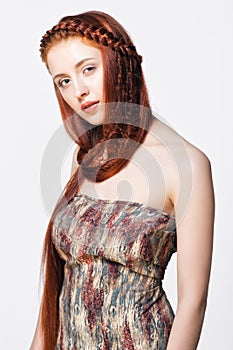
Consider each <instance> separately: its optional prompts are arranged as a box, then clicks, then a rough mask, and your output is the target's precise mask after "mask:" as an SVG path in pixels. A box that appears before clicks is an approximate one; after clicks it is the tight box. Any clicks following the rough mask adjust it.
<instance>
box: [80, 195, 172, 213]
mask: <svg viewBox="0 0 233 350" xmlns="http://www.w3.org/2000/svg"><path fill="white" fill-rule="evenodd" d="M75 197H84V198H86V199H89V200H91V201H95V202H97V203H98V202H104V203H106V204H114V203H125V204H133V205H138V206H141V208H145V209H149V210H154V211H155V212H157V213H160V214H161V215H165V216H169V217H170V218H171V219H174V220H175V216H174V215H171V214H169V213H167V212H166V211H164V210H162V209H158V208H154V207H152V206H150V205H145V204H144V203H140V202H136V201H128V200H124V199H103V198H96V197H92V196H90V195H89V194H86V193H80V192H79V193H77V194H76V195H75V196H74V198H75Z"/></svg>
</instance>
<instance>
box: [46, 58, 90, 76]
mask: <svg viewBox="0 0 233 350" xmlns="http://www.w3.org/2000/svg"><path fill="white" fill-rule="evenodd" d="M93 59H94V57H87V58H83V59H82V60H81V61H79V62H78V63H76V65H75V68H76V69H77V68H79V67H80V66H81V65H82V64H83V63H85V62H86V61H89V60H93ZM63 75H65V73H58V74H56V75H54V77H53V81H55V79H56V78H59V77H62V76H63Z"/></svg>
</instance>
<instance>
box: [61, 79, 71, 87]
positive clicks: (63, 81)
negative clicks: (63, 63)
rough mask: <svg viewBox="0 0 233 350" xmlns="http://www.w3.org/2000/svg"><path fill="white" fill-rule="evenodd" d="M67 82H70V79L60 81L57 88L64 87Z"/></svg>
mask: <svg viewBox="0 0 233 350" xmlns="http://www.w3.org/2000/svg"><path fill="white" fill-rule="evenodd" d="M69 82H70V79H68V78H64V79H61V80H59V82H58V86H59V87H65V86H66V85H67V84H69Z"/></svg>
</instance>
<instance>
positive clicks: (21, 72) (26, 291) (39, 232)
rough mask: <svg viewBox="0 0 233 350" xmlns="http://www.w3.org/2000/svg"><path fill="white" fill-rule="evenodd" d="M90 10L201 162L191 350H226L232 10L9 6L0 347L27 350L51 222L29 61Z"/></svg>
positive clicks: (42, 134)
mask: <svg viewBox="0 0 233 350" xmlns="http://www.w3.org/2000/svg"><path fill="white" fill-rule="evenodd" d="M91 9H92V10H102V11H105V12H107V13H109V14H111V15H112V16H113V17H115V18H116V19H117V20H118V21H119V22H120V23H122V24H123V26H124V27H125V28H126V29H127V30H128V32H129V34H130V35H131V37H132V39H133V41H134V43H135V45H136V47H137V49H138V52H139V53H140V54H142V55H143V69H144V72H145V77H146V82H147V85H148V89H149V93H150V98H151V102H152V107H153V110H154V111H156V112H158V113H159V114H160V115H161V116H162V117H163V118H165V119H166V120H167V121H168V123H169V124H170V125H172V126H173V127H174V128H175V129H176V130H177V132H178V133H180V134H181V135H182V136H183V137H184V138H186V139H187V140H188V141H190V142H191V143H193V144H194V145H195V146H197V147H198V148H200V149H201V150H202V151H203V152H204V153H205V154H206V155H207V156H208V157H209V159H210V161H211V164H212V171H213V180H214V186H215V195H216V220H215V240H214V253H213V266H212V272H211V282H210V288H209V299H208V305H207V310H206V317H205V322H204V326H203V330H202V335H201V340H200V344H199V347H198V349H199V350H219V349H224V350H225V349H226V350H228V349H233V338H232V331H231V328H232V324H233V317H232V315H233V312H232V311H233V309H232V307H233V298H232V295H233V277H232V266H233V264H232V263H233V261H232V244H233V239H232V236H233V232H232V225H231V218H232V205H231V204H230V203H231V196H232V178H233V167H232V149H233V147H232V146H233V145H232V122H231V121H232V117H233V107H232V93H233V91H232V90H233V83H232V82H233V68H232V62H233V50H232V35H233V16H232V14H233V3H232V1H230V0H221V1H220V0H218V1H217V0H211V1H210V0H195V1H194V0H193V1H191V0H177V1H173V0H167V1H159V0H155V1H150V2H149V1H147V2H146V1H144V2H142V1H125V0H124V1H123V0H121V1H119V0H118V1H107V0H106V1H104V0H100V1H85V2H81V1H60V0H56V1H49V2H48V1H29V0H27V1H26V0H25V1H20V2H16V1H15V2H13V1H8V2H7V3H6V4H5V5H4V8H2V9H1V50H2V54H1V75H0V76H1V84H0V87H1V100H2V102H1V112H2V113H1V148H0V149H1V227H2V228H1V255H0V256H1V264H0V266H1V298H0V303H1V305H0V310H1V312H0V318H1V327H0V329H1V337H0V348H1V349H4V350H6V349H19V350H20V349H28V348H29V346H30V343H31V340H32V337H33V334H34V330H35V325H36V320H37V314H38V308H39V298H40V291H39V267H40V258H41V248H42V241H43V238H44V234H45V231H46V228H47V224H48V221H49V215H48V213H47V211H46V208H45V206H44V203H43V201H42V196H41V187H40V171H41V161H42V157H43V154H44V152H45V148H46V146H47V144H48V142H49V140H50V138H51V137H52V135H53V133H54V132H55V130H57V128H58V127H60V125H61V119H60V113H59V110H58V105H57V101H56V99H55V94H54V91H53V86H52V83H51V80H50V76H49V75H48V73H47V71H46V69H45V66H44V65H43V64H42V62H41V60H40V57H39V42H40V39H41V36H42V35H43V34H44V33H45V31H46V30H48V29H50V28H51V27H52V26H53V25H54V24H55V23H57V21H58V20H59V19H60V18H61V17H63V16H64V15H68V14H76V13H79V12H82V11H86V10H91ZM71 155H72V149H69V151H68V153H67V157H66V159H65V160H64V166H63V167H62V171H61V174H58V176H60V175H61V188H62V186H63V185H65V183H66V182H67V180H68V178H69V173H70V167H71V164H70V163H71ZM48 177H49V174H48ZM59 194H60V193H57V196H58V195H59ZM54 204H55V203H54ZM194 225H195V223H194ZM200 244H201V242H200ZM175 275H176V270H175V257H173V258H172V260H171V263H170V265H169V267H168V269H167V273H166V276H165V281H164V287H165V290H166V291H167V294H168V297H169V299H170V301H171V303H172V305H173V307H175V305H176V286H175V283H176V277H175Z"/></svg>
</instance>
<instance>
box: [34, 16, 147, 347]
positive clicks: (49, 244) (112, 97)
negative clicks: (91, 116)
mask: <svg viewBox="0 0 233 350" xmlns="http://www.w3.org/2000/svg"><path fill="white" fill-rule="evenodd" d="M71 37H77V39H79V40H83V41H84V42H85V43H87V44H89V45H93V46H95V47H97V48H98V49H100V50H101V54H102V61H103V71H104V82H103V86H104V91H103V95H104V102H105V111H104V113H105V118H106V119H105V120H106V122H105V123H104V124H103V125H98V126H96V127H93V125H91V124H89V123H88V122H87V121H85V120H83V119H82V118H81V117H79V115H78V114H77V113H76V112H74V110H72V109H71V107H70V106H69V105H68V104H67V103H66V102H65V101H64V99H63V97H62V96H61V94H60V91H59V89H58V88H57V86H56V84H55V83H54V88H55V93H56V96H57V99H58V103H59V106H60V111H61V116H62V119H63V122H64V125H65V128H66V130H67V132H68V133H69V135H70V136H71V137H72V139H73V140H74V141H75V142H76V143H77V144H78V145H79V146H80V148H79V152H78V155H77V162H78V164H79V166H78V167H77V169H76V171H75V172H74V174H73V175H72V176H71V178H70V180H69V181H68V183H67V184H66V186H65V189H64V191H63V193H62V194H61V196H60V198H59V200H58V202H57V204H56V206H55V209H54V211H53V213H52V215H51V219H50V221H49V224H48V228H47V231H46V236H45V240H44V248H43V254H42V264H41V272H45V275H44V290H43V295H42V304H41V318H40V324H41V332H42V338H43V344H44V345H43V346H44V347H43V350H54V349H55V347H56V341H57V335H58V327H59V323H58V320H59V318H58V301H59V294H60V291H61V287H62V283H63V278H64V275H63V270H64V260H62V259H61V257H60V256H59V254H58V252H57V250H56V248H55V246H54V244H53V241H52V233H53V230H54V228H55V227H54V226H55V224H54V219H55V217H56V214H57V213H58V211H59V210H60V209H61V208H62V207H64V206H65V205H67V203H70V202H71V201H72V199H73V198H74V196H75V194H76V193H77V192H78V191H79V188H80V185H81V184H82V182H83V180H84V179H85V178H88V179H89V180H91V181H94V182H101V181H104V180H106V179H108V178H110V177H111V176H113V175H115V174H116V173H118V172H119V171H120V170H121V169H122V168H124V167H125V166H126V165H127V164H128V162H129V160H130V157H131V156H132V154H133V153H134V152H135V150H136V149H137V148H138V146H139V145H140V144H141V143H143V141H144V139H145V137H146V135H147V130H148V129H149V127H150V125H151V122H152V114H151V110H150V105H149V99H148V93H147V89H146V85H145V81H144V77H143V72H142V68H141V62H142V57H141V56H140V55H139V54H138V53H137V50H136V48H135V46H134V45H133V43H132V41H131V39H130V37H129V35H128V34H127V32H126V31H125V29H124V28H123V27H122V26H121V25H120V24H119V23H118V22H117V21H116V20H115V19H114V18H112V17H111V16H109V15H108V14H106V13H103V12H98V11H89V12H85V13H82V14H79V15H73V16H66V17H63V18H62V19H61V20H60V21H59V22H58V24H56V25H55V26H53V27H52V29H50V30H48V31H47V32H46V33H45V34H44V36H43V37H42V39H41V43H40V54H41V58H42V60H43V62H45V64H46V66H47V68H48V70H49V66H48V63H47V54H48V52H49V50H50V49H51V48H52V47H53V46H54V45H56V44H58V43H60V42H61V41H62V40H68V39H69V38H71ZM109 140H110V141H114V142H107V141H109ZM106 154H107V157H106ZM103 155H105V156H103ZM42 270H43V271H42Z"/></svg>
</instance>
